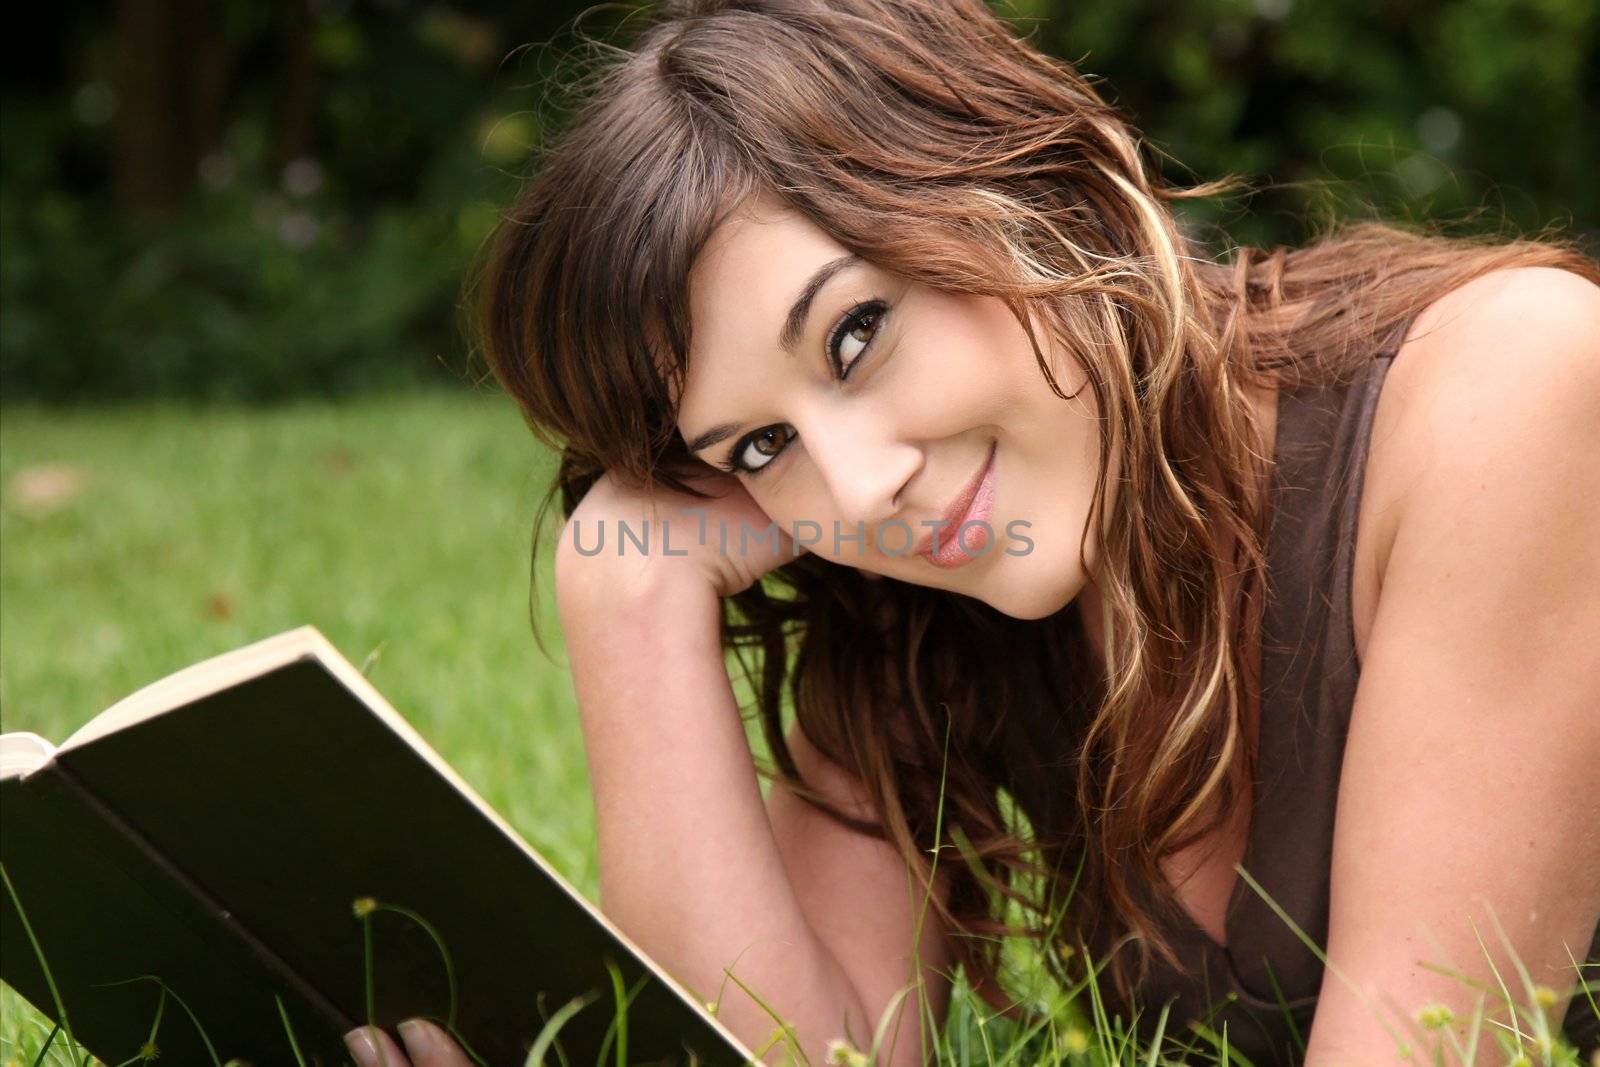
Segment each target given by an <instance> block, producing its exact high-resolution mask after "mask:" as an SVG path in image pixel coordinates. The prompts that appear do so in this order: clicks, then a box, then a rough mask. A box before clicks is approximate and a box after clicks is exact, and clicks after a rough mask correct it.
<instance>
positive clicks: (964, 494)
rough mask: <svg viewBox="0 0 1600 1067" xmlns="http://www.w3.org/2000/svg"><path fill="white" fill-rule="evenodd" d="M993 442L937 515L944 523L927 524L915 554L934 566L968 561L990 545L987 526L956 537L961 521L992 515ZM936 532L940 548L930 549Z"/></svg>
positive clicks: (986, 518) (968, 530)
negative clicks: (943, 510)
mask: <svg viewBox="0 0 1600 1067" xmlns="http://www.w3.org/2000/svg"><path fill="white" fill-rule="evenodd" d="M995 448H996V445H994V444H991V445H990V446H989V455H988V456H987V457H986V458H985V459H984V461H983V467H982V469H981V470H979V471H978V473H977V474H975V475H973V477H972V480H971V481H969V482H968V483H967V484H966V486H965V487H963V488H962V490H961V492H960V493H958V494H957V495H956V498H955V500H953V501H951V503H950V506H949V507H948V508H946V509H945V513H944V514H943V515H942V516H940V517H941V518H942V519H944V520H945V522H946V523H947V525H945V526H940V527H937V528H935V527H932V526H929V527H928V528H927V530H928V532H927V534H926V535H925V536H924V537H923V538H922V540H921V541H920V542H919V543H918V544H917V554H918V555H920V556H922V557H923V558H925V559H927V560H928V562H930V563H932V564H933V565H934V566H936V567H943V568H945V569H950V568H953V567H960V566H962V565H963V564H966V563H971V562H972V561H973V560H975V559H977V558H978V555H979V554H981V553H983V552H984V551H985V549H986V548H987V546H988V544H989V537H990V532H989V529H988V527H987V526H976V525H974V526H969V527H968V528H967V530H966V532H965V534H963V535H961V536H959V537H958V536H957V535H958V533H959V532H960V530H961V524H962V523H964V522H979V521H981V522H984V523H987V522H988V521H989V519H990V517H991V516H992V515H993V514H994V453H995ZM936 534H937V537H938V541H939V551H938V552H937V553H935V552H934V551H933V543H934V537H935V535H936Z"/></svg>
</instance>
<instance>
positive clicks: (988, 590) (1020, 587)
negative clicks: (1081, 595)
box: [973, 559, 1084, 621]
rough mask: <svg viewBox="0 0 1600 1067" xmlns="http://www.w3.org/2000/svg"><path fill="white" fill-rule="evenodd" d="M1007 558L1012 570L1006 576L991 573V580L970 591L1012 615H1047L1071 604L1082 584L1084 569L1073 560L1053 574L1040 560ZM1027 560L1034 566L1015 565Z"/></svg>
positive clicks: (1039, 617)
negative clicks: (1068, 565) (1070, 564)
mask: <svg viewBox="0 0 1600 1067" xmlns="http://www.w3.org/2000/svg"><path fill="white" fill-rule="evenodd" d="M1006 562H1008V563H1010V564H1011V565H1012V566H1011V567H1010V568H1009V569H1010V571H1011V572H1012V573H1010V574H1008V575H1006V579H1005V580H1002V579H1001V577H1000V576H999V575H994V576H993V578H994V581H993V582H992V583H984V584H983V585H982V586H981V587H980V588H978V589H975V590H974V591H973V595H975V596H977V597H978V598H979V599H981V600H982V601H983V602H984V603H985V604H988V605H989V606H990V607H991V608H994V610H996V611H998V612H1000V613H1001V614H1002V615H1009V616H1010V617H1011V618H1013V619H1022V620H1025V621H1032V620H1036V619H1047V618H1049V617H1050V616H1052V615H1054V614H1055V613H1056V612H1058V611H1061V610H1062V609H1063V608H1065V607H1066V606H1067V605H1069V604H1071V603H1072V601H1073V600H1074V599H1075V598H1076V597H1077V595H1078V592H1079V591H1080V590H1081V589H1082V588H1083V585H1084V575H1083V570H1082V568H1080V567H1079V566H1077V564H1076V561H1074V563H1073V565H1072V566H1070V567H1062V568H1060V569H1059V570H1060V572H1059V573H1055V574H1049V573H1046V570H1047V568H1045V567H1043V566H1041V564H1042V563H1043V562H1044V561H1043V560H1037V559H1036V560H1032V561H1029V560H1027V559H1011V560H1007V561H1006ZM1030 562H1032V563H1033V566H1018V564H1024V565H1025V564H1028V563H1030ZM1017 572H1022V573H1017Z"/></svg>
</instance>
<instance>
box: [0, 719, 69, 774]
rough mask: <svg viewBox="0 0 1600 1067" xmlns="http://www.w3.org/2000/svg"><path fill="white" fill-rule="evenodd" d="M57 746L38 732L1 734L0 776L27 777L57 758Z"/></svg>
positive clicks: (19, 731) (20, 731)
mask: <svg viewBox="0 0 1600 1067" xmlns="http://www.w3.org/2000/svg"><path fill="white" fill-rule="evenodd" d="M55 754H56V746H54V745H52V744H51V743H50V742H48V741H46V740H45V739H44V738H42V737H40V736H39V735H38V734H33V733H27V732H25V731H22V730H18V731H16V732H15V733H9V734H0V778H26V777H27V776H28V775H30V774H32V773H33V772H34V771H36V770H38V769H39V768H40V767H43V766H44V765H45V764H46V763H49V762H50V761H51V760H52V759H54V758H55Z"/></svg>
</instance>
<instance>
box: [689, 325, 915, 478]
mask: <svg viewBox="0 0 1600 1067" xmlns="http://www.w3.org/2000/svg"><path fill="white" fill-rule="evenodd" d="M888 311H889V305H888V304H886V303H884V302H883V301H882V300H878V299H873V300H865V301H862V302H861V303H859V304H857V305H855V306H854V307H852V308H851V309H850V310H849V311H846V312H845V313H844V315H842V316H841V317H840V319H839V321H838V322H837V323H835V324H834V326H833V329H831V330H829V331H828V340H827V355H828V362H829V364H830V365H831V366H833V367H835V368H837V367H838V366H839V345H840V344H842V343H843V342H844V339H845V336H846V335H847V334H849V333H850V332H851V330H853V329H855V328H856V327H858V326H860V325H861V323H862V321H863V320H865V319H866V318H868V317H869V316H871V317H872V338H871V339H870V340H868V341H867V343H866V345H865V346H864V347H863V348H862V349H861V351H860V352H858V353H857V354H856V358H855V359H852V360H851V361H850V365H849V366H848V367H845V368H844V369H843V371H842V372H838V375H839V380H840V381H844V380H845V379H847V378H849V377H850V372H851V371H853V370H855V368H856V365H857V364H859V363H860V362H861V360H862V359H864V358H865V357H866V355H867V352H868V351H870V350H871V348H872V346H873V345H874V344H876V343H877V341H878V334H879V332H880V331H881V330H882V329H883V320H884V318H885V316H886V315H887V314H888ZM771 429H772V427H770V426H763V427H761V429H759V430H756V431H754V432H753V433H750V434H747V435H745V436H744V437H741V438H740V439H739V441H738V443H737V444H735V445H734V446H733V448H732V449H731V450H730V451H729V453H728V455H729V458H728V459H727V460H726V461H722V462H718V463H716V464H714V465H715V466H716V467H717V468H718V469H720V470H724V471H726V472H728V473H729V474H745V475H748V476H749V477H751V478H757V477H760V476H761V474H762V473H763V472H764V471H765V470H766V469H767V468H768V467H770V466H772V465H773V464H774V463H776V462H777V461H778V460H779V459H780V458H781V457H782V456H783V453H784V452H787V451H788V450H789V445H788V443H787V442H786V443H785V444H784V446H783V448H782V449H781V450H780V451H778V452H777V453H776V454H775V455H771V456H768V457H767V461H766V462H765V463H763V464H762V465H761V466H759V467H751V466H748V465H746V464H745V463H744V461H743V460H742V459H740V457H741V456H743V455H744V452H745V449H746V448H748V447H749V446H750V444H751V443H752V442H753V441H754V440H755V439H756V438H757V437H759V436H760V435H762V434H764V433H766V432H768V431H769V430H771ZM788 440H789V441H792V440H794V438H793V437H790V438H789V439H788Z"/></svg>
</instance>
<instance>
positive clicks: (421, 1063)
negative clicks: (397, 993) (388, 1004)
mask: <svg viewBox="0 0 1600 1067" xmlns="http://www.w3.org/2000/svg"><path fill="white" fill-rule="evenodd" d="M400 1040H401V1041H404V1042H405V1043H406V1051H407V1052H409V1053H411V1060H412V1062H413V1063H415V1064H416V1067H473V1065H472V1061H471V1060H469V1059H467V1054H466V1053H465V1052H463V1051H461V1046H460V1045H458V1044H456V1043H455V1040H454V1039H453V1038H451V1036H450V1035H449V1034H447V1033H445V1032H444V1031H443V1030H441V1029H440V1028H439V1027H437V1026H435V1025H433V1024H432V1023H430V1022H429V1021H428V1020H426V1019H407V1020H406V1021H405V1022H403V1023H401V1024H400Z"/></svg>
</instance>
